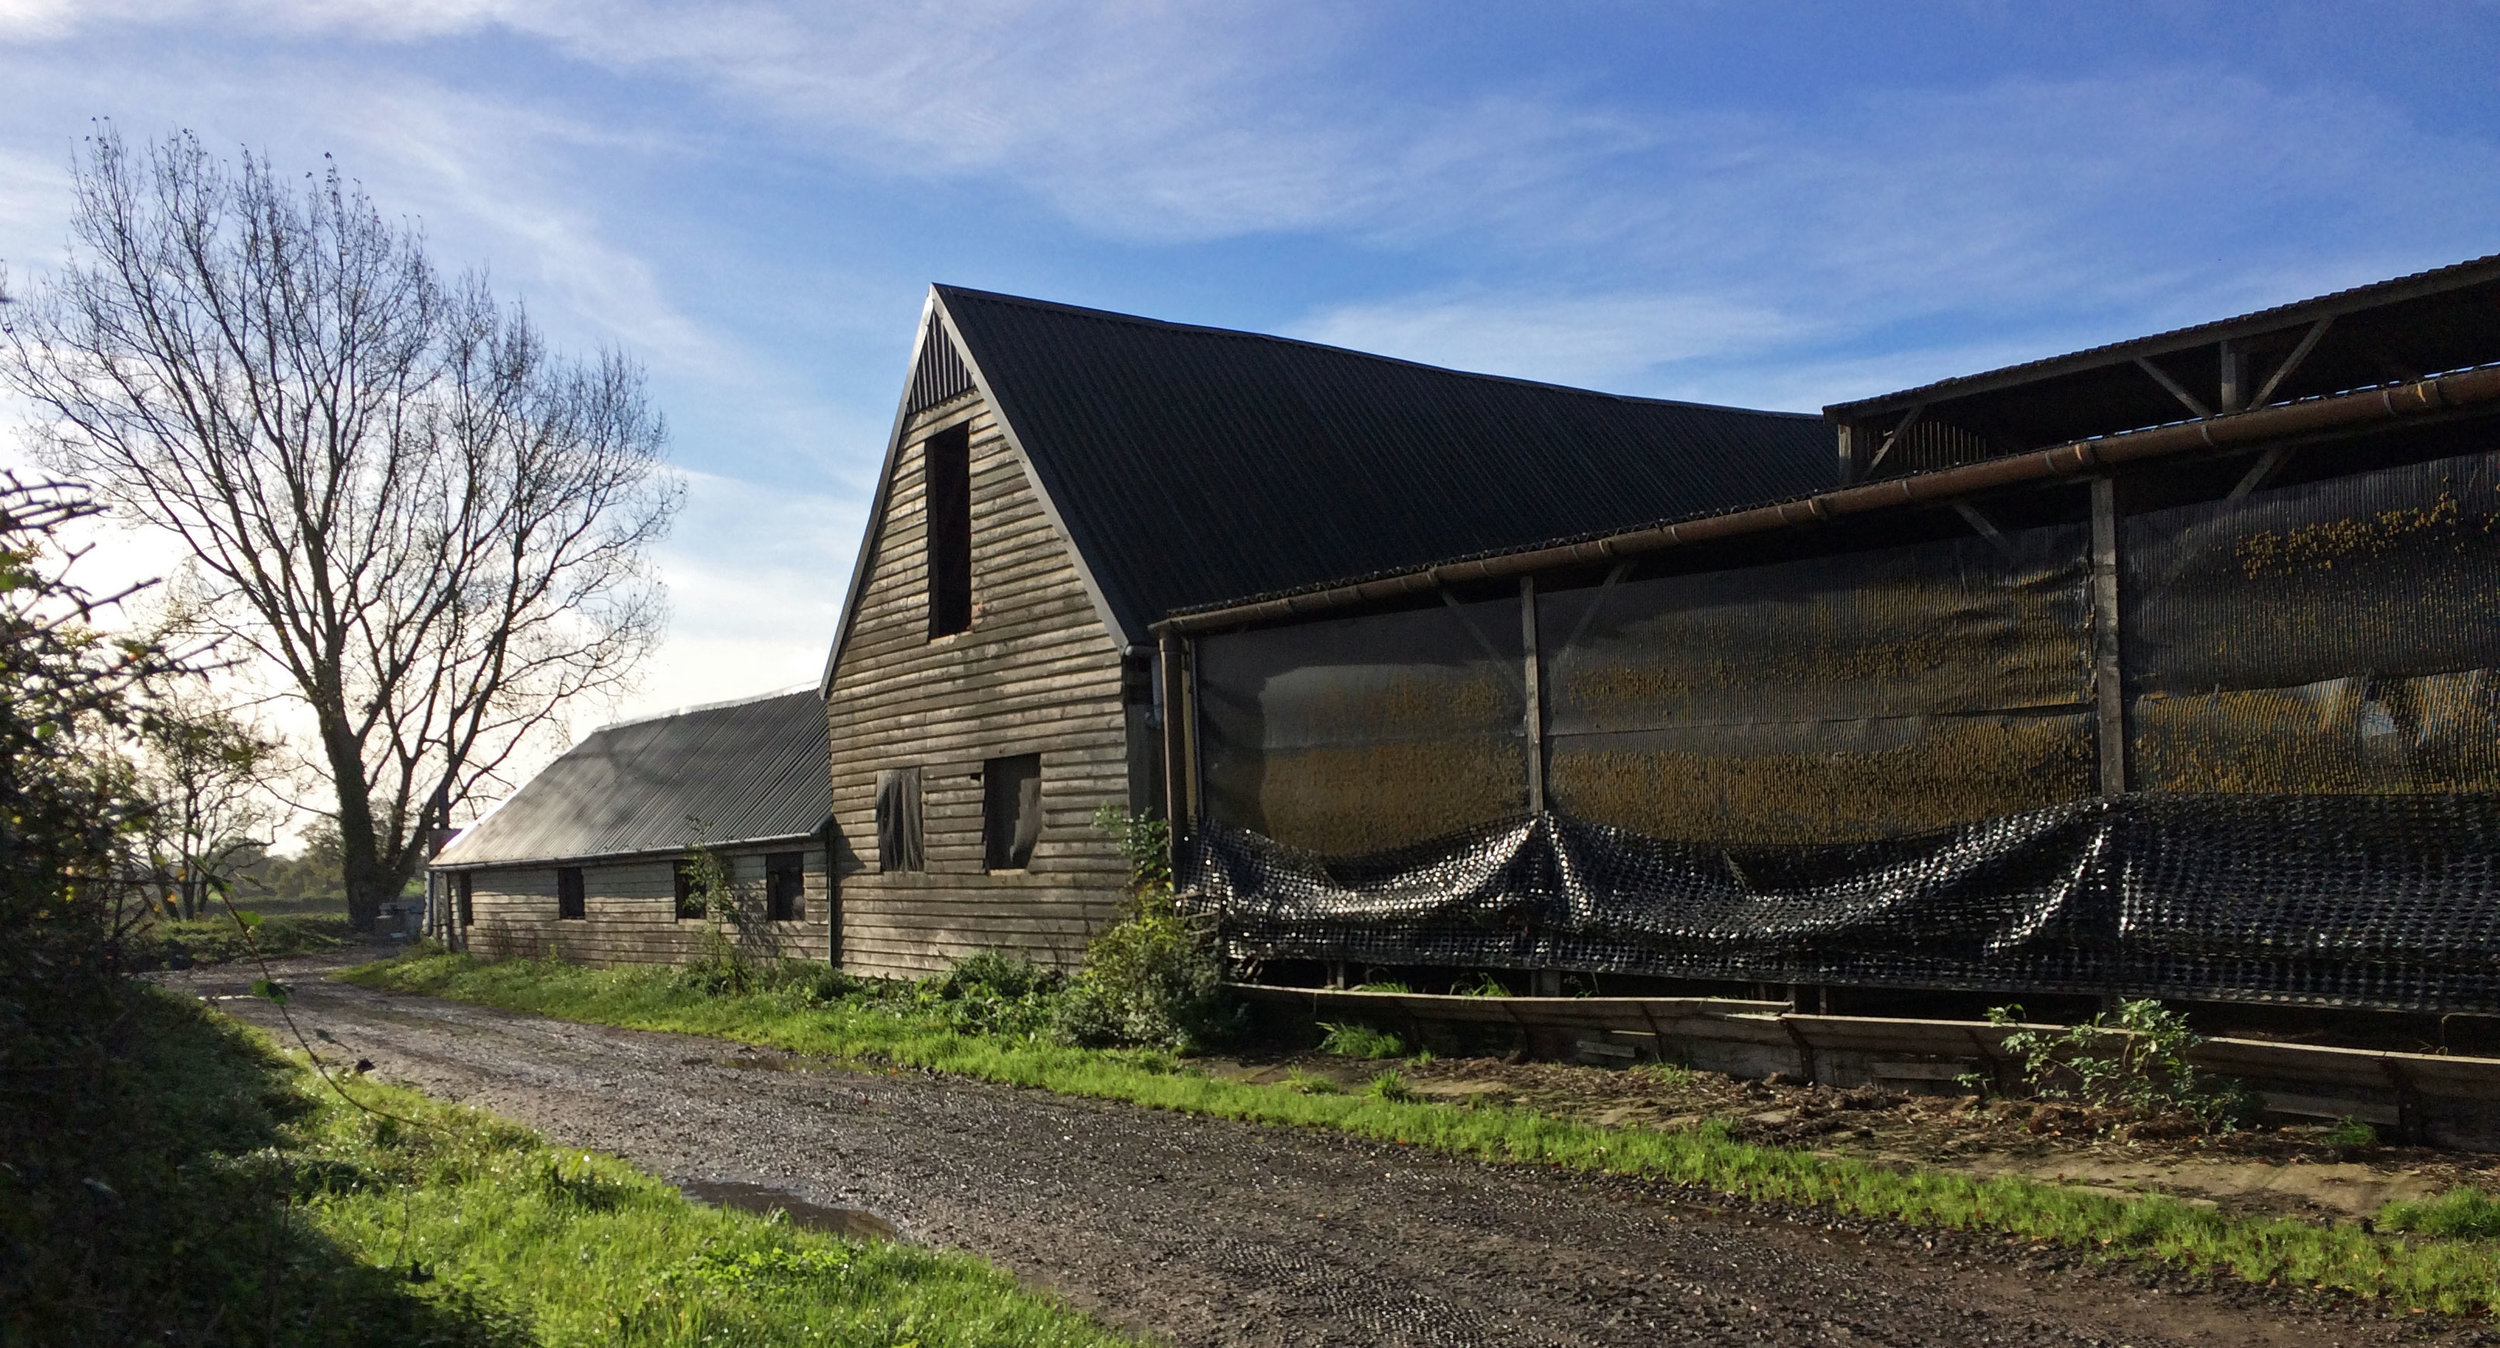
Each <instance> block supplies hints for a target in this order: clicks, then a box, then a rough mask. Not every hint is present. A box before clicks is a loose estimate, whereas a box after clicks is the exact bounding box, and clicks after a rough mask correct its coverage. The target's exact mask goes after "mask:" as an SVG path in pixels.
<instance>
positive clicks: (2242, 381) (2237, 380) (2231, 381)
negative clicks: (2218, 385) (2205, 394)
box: [2219, 337, 2248, 412]
mask: <svg viewBox="0 0 2500 1348" xmlns="http://www.w3.org/2000/svg"><path fill="white" fill-rule="evenodd" d="M2221 348H2222V389H2221V393H2222V399H2221V402H2220V403H2219V407H2220V410H2222V411H2224V412H2237V411H2240V410H2242V409H2244V408H2246V407H2247V406H2248V348H2246V347H2244V346H2241V345H2240V344H2239V343H2237V342H2234V341H2232V340H2230V339H2229V338H2227V337H2226V338H2224V339H2223V340H2222V343H2221Z"/></svg>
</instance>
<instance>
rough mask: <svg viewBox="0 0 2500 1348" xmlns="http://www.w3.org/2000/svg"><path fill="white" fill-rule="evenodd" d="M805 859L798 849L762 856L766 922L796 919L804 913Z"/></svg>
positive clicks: (794, 920)
mask: <svg viewBox="0 0 2500 1348" xmlns="http://www.w3.org/2000/svg"><path fill="white" fill-rule="evenodd" d="M806 861H807V857H806V854H804V853H801V852H774V853H771V854H770V855H768V856H766V857H765V858H764V917H765V920H766V921H770V922H796V921H798V920H799V919H800V918H801V917H803V916H805V915H806V909H805V896H806V894H807V872H806V870H805V865H806Z"/></svg>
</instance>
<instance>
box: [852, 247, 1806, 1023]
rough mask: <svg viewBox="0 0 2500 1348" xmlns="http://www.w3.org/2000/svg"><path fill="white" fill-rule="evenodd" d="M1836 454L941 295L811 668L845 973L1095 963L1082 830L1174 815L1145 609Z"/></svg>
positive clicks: (1412, 554)
mask: <svg viewBox="0 0 2500 1348" xmlns="http://www.w3.org/2000/svg"><path fill="white" fill-rule="evenodd" d="M1831 465H1832V442H1831V435H1830V432H1829V431H1828V430H1827V429H1825V428H1824V427H1822V426H1820V425H1819V424H1817V423H1816V422H1815V421H1814V420H1813V419H1812V418H1808V417H1799V416H1792V415H1785V414H1776V413H1763V412H1748V411H1739V410H1735V409H1729V408H1718V407H1702V406H1695V405H1692V404H1686V403H1674V402H1662V401H1656V400H1649V399H1640V398H1623V397H1615V396H1611V395H1607V394H1602V393H1591V392H1586V391H1583V390H1578V389H1569V388H1560V387H1555V386H1552V385H1547V384H1536V383H1529V382H1525V381H1520V380H1513V379H1499V378H1492V377H1487V376H1483V375H1470V374H1460V373H1455V372H1452V371H1448V370H1441V369H1435V368H1431V367H1427V366H1421V365H1415V364H1411V363H1408V362H1404V361H1397V360H1389V359H1385V358H1382V357H1378V356H1369V355H1363V354H1360V353H1357V352H1352V351H1345V350H1340V349H1337V348H1333V347H1326V346H1319V345H1315V344H1312V343H1308V342H1298V341H1288V340H1284V339H1280V338H1274V337H1263V336H1256V335H1253V334H1248V333H1241V332H1228V331H1222V330H1218V329H1212V328H1200V327H1189V326H1184V325H1180V324H1173V323H1161V322H1155V321H1151V320H1147V319H1142V318H1133V317H1128V316H1125V315H1120V314H1111V313H1103V312H1100V311H1096V310H1088V309H1077V308H1071V307H1068V306H1065V305H1057V304H1046V303H1041V302H1038V301H1034V300H1026V299H1017V298H1012V297H1009V296H1004V295H994V294H986V293H982V292H979V291H971V290H963V289H958V288H955V287H950V286H939V287H936V288H935V289H934V290H933V291H932V293H931V294H930V296H929V299H928V303H927V306H926V309H925V311H924V317H923V321H922V323H921V327H920V336H919V340H918V344H917V347H916V350H915V352H914V355H913V361H912V367H911V376H910V379H909V381H908V383H907V385H906V388H905V391H904V395H903V398H902V404H901V406H900V408H899V409H898V411H897V414H896V417H895V421H894V429H893V433H892V437H891V441H890V444H889V446H888V450H887V454H886V460H885V467H884V471H883V474H882V476H881V478H880V480H879V484H878V488H877V495H876V501H875V505H874V507H873V509H872V511H871V513H870V518H869V524H868V533H867V537H866V539H865V540H864V542H863V543H862V545H861V548H860V553H859V563H858V569H857V571H856V573H855V574H854V576H853V578H852V583H851V589H850V594H849V597H848V600H847V603H846V605H845V608H844V611H843V617H842V625H841V630H840V632H839V634H838V635H837V636H836V638H835V640H834V644H833V650H832V652H831V656H830V658H829V659H828V661H827V664H826V668H825V675H824V687H823V692H824V714H825V722H826V731H827V733H828V736H829V739H830V743H831V753H832V757H831V780H832V792H833V821H834V822H833V835H832V838H833V854H832V867H833V873H834V876H835V882H836V893H837V895H838V902H839V904H840V907H841V927H842V958H843V962H844V964H845V965H846V967H850V968H853V969H856V970H858V971H861V972H865V973H878V974H911V973H919V972H923V971H928V970H933V969H936V968H940V967H943V966H944V965H945V964H946V963H947V962H949V961H951V960H953V959H956V958H959V957H961V956H963V955H965V954H968V953H970V952H973V951H976V950H982V949H1007V950H1014V951H1021V952H1023V953H1025V954H1028V955H1030V956H1032V957H1033V958H1035V959H1038V960H1042V961H1045V962H1053V963H1060V964H1066V963H1071V962H1073V961H1075V960H1076V959H1078V958H1079V957H1080V956H1081V955H1082V953H1083V949H1084V944H1085V941H1086V940H1087V938H1088V936H1089V934H1090V933H1091V932H1092V931H1093V930H1095V929H1096V928H1097V927H1098V926H1099V925H1100V924H1101V923H1102V922H1103V921H1104V920H1105V919H1106V918H1108V917H1109V916H1110V915H1111V914H1112V913H1113V912H1114V911H1115V909H1116V906H1117V904H1118V901H1119V899H1120V896H1121V894H1122V892H1123V888H1124V881H1125V878H1126V876H1125V867H1124V865H1123V863H1122V862H1121V860H1120V858H1119V855H1118V852H1117V851H1116V849H1115V844H1114V839H1112V838H1111V837H1108V836H1106V835H1104V834H1103V833H1101V832H1099V831H1097V830H1096V829H1094V828H1093V827H1092V825H1091V820H1092V818H1093V816H1094V814H1095V811H1096V810H1097V809H1098V808H1099V807H1101V806H1103V805H1106V804H1109V805H1114V806H1120V807H1125V808H1129V809H1132V810H1136V811H1139V812H1146V811H1150V810H1159V807H1160V805H1161V802H1162V798H1163V785H1162V781H1163V777H1162V759H1161V738H1160V722H1161V712H1160V708H1161V706H1162V705H1163V704H1164V702H1165V700H1166V694H1165V691H1164V685H1163V680H1162V679H1160V678H1158V677H1157V670H1156V667H1155V664H1154V659H1153V656H1154V650H1153V646H1152V644H1151V638H1150V637H1149V635H1148V627H1149V625H1150V624H1151V623H1153V622H1154V621H1155V620H1156V619H1158V618H1160V617H1162V616H1163V615H1164V614H1165V613H1167V612H1170V611H1171V610H1173V609H1176V608H1183V607H1187V606H1190V605H1194V604H1203V603H1207V602H1210V601H1213V600H1218V599H1222V598H1225V597H1227V596H1231V595H1237V594H1243V593H1251V592H1259V591H1270V590H1280V589H1291V588H1295V587H1301V586H1307V585H1313V584H1318V583H1322V582H1328V581H1335V580H1340V579H1343V578H1346V577H1354V576H1363V575H1368V574H1372V573H1376V572H1386V571H1395V570H1399V569H1402V568H1406V567H1411V566H1413V565H1415V564H1417V563H1419V562H1423V561H1427V560H1430V559H1432V558H1436V557H1444V556H1450V555H1453V554H1458V553H1471V552H1480V551H1486V550H1491V549H1501V548H1509V547H1516V546H1519V545H1521V544H1524V543H1528V542H1531V541H1533V540H1536V539H1540V538H1548V537H1552V536H1554V535H1556V534H1562V533H1574V532H1580V531H1584V530H1589V529H1619V528H1625V527H1629V526H1632V525H1635V524H1640V523H1646V522H1648V521H1651V520H1656V519H1662V518H1674V517H1681V516H1686V515H1691V514H1695V513H1701V512H1708V511H1714V510H1719V509H1724V508H1726V507H1728V506H1731V505H1735V504H1738V503H1740V502H1747V501H1754V500H1760V499H1763V498H1765V497H1776V496H1784V495H1790V494H1794V493H1796V492H1799V491H1804V490H1808V489H1811V488H1813V487H1816V486H1819V485H1822V484H1824V483H1826V482H1828V481H1829V479H1830V477H1831V473H1832V466H1831Z"/></svg>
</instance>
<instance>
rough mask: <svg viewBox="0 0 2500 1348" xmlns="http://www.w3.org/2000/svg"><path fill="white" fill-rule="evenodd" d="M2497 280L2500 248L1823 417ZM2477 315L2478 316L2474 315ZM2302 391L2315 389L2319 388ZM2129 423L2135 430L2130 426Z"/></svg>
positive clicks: (2433, 368) (1985, 388)
mask: <svg viewBox="0 0 2500 1348" xmlns="http://www.w3.org/2000/svg"><path fill="white" fill-rule="evenodd" d="M2495 281H2500V253H2494V254H2490V255H2487V256H2484V257H2478V258H2473V259H2470V260H2468V261H2464V262H2457V263H2452V264H2450V265H2448V266H2445V267H2434V268H2431V269H2430V270H2428V271H2418V272H2413V273H2411V274H2409V275H2405V276H2396V277H2390V278H2388V279H2387V280H2384V281H2372V282H2370V283H2369V284H2367V285H2358V286H2352V287H2349V288H2347V289H2344V290H2338V291H2334V292H2332V293H2329V294H2325V295H2318V296H2314V297H2312V298H2310V299H2305V300H2295V301H2293V302H2292V303H2289V304H2278V305H2275V306H2273V307H2271V308H2267V309H2259V310H2256V311H2254V312H2252V313H2245V314H2241V315H2239V316H2237V317H2235V318H2218V319H2214V320H2212V321H2210V322H2205V323H2196V324H2191V325H2190V326H2187V327H2184V328H2173V329H2171V330H2170V331H2168V332H2157V333H2153V334H2151V335H2149V336H2144V337H2130V338H2127V339H2126V340H2124V341H2117V342H2108V343H2104V344H2103V345H2100V346H2095V347H2087V348H2085V349H2084V350H2081V351H2072V352H2068V353H2066V354H2064V355H2057V356H2044V357H2042V358H2041V359H2039V360H2032V361H2025V362H2023V363H2021V364H2019V365H2007V366H2003V367H2001V368H1999V369H1994V370H1983V371H1981V372H1980V373H1978V374H1965V375H1955V376H1954V377H1952V378H1950V379H1939V380H1937V381H1936V382H1934V383H1932V384H1922V385H1920V386H1919V387H1917V388H1913V389H1903V390H1901V391H1900V392H1898V393H1886V394H1882V395H1880V396H1877V397H1873V398H1858V399H1855V400H1852V401H1850V402H1845V403H1834V404H1832V405H1831V406H1829V407H1827V408H1825V409H1823V411H1824V415H1825V416H1826V417H1828V418H1830V419H1832V420H1835V421H1842V420H1849V419H1851V418H1855V417H1862V416H1867V415H1871V414H1875V413H1880V412H1883V411H1887V410H1892V409H1898V408H1903V407H1907V406H1910V405H1912V404H1917V403H1937V402H1942V401H1944V400H1946V399H1948V398H1956V397H1961V396H1963V395H1966V394H1970V393H1976V392H1989V391H1994V390H1997V389H2003V388H2008V387H2013V386H2016V385H2022V384H2028V383H2032V382H2034V381H2038V380H2043V379H2050V378H2055V377H2057V376H2059V375H2064V374H2069V373H2074V372H2079V371H2086V370H2091V369H2094V368H2097V367H2101V366H2106V365H2113V364H2119V363H2124V362H2128V361H2131V360H2132V359H2133V358H2134V357H2136V356H2138V355H2149V354H2158V353H2161V352H2165V351H2172V350H2177V349H2179V348H2181V347H2190V346H2201V345H2203V344H2205V343H2207V342H2213V341H2218V340H2221V339H2222V338H2225V337H2236V336H2238V335H2240V334H2243V333H2259V332H2267V331H2272V330H2275V329H2280V328H2286V327H2290V326H2293V325H2295V324H2301V323H2308V322H2312V321H2315V320H2316V319H2319V318H2323V317H2327V316H2330V315H2336V316H2340V315H2343V314H2348V313H2354V312H2358V311H2362V310H2367V309H2372V308H2377V307H2380V306H2385V305H2392V304H2400V303H2403V302H2405V301H2408V300H2416V299H2425V298H2431V297H2436V296H2441V295H2445V294H2448V293H2451V292H2454V291H2459V290H2466V289H2471V288H2473V287H2477V286H2487V285H2491V284H2493V283H2494V282H2495ZM2477 317H2478V318H2480V317H2482V316H2481V315H2477ZM2489 331H2490V324H2489V322H2488V321H2484V322H2482V323H2481V324H2480V326H2479V328H2478V330H2477V335H2483V334H2487V333H2488V332H2489ZM2478 363H2480V360H2479V359H2475V360H2467V359H2463V358H2454V359H2448V360H2438V359H2434V360H2431V361H2429V362H2426V363H2425V365H2424V367H2423V368H2422V369H2420V370H2419V371H2418V372H2417V376H2416V377H2418V376H2419V375H2422V374H2433V373H2437V372H2439V371H2441V370H2447V369H2455V368H2462V367H2463V366H2465V365H2468V364H2478ZM2346 386H2353V385H2351V384H2350V383H2349V381H2348V382H2347V384H2346ZM2305 391H2307V392H2312V393H2314V392H2320V391H2323V390H2317V389H2312V390H2305ZM2157 405H2159V406H2163V407H2164V408H2165V410H2175V405H2170V404H2157ZM2127 429H2133V427H2128V428H2127Z"/></svg>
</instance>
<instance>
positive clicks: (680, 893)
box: [670, 861, 703, 920]
mask: <svg viewBox="0 0 2500 1348" xmlns="http://www.w3.org/2000/svg"><path fill="white" fill-rule="evenodd" d="M672 869H673V871H674V873H673V874H672V875H671V877H670V878H671V879H672V880H673V881H675V883H676V886H677V916H678V917H679V919H681V920H683V919H687V918H699V917H702V916H703V896H702V895H700V894H697V893H695V892H694V863H693V862H691V861H680V862H677V863H675V865H674V866H673V868H672Z"/></svg>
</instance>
